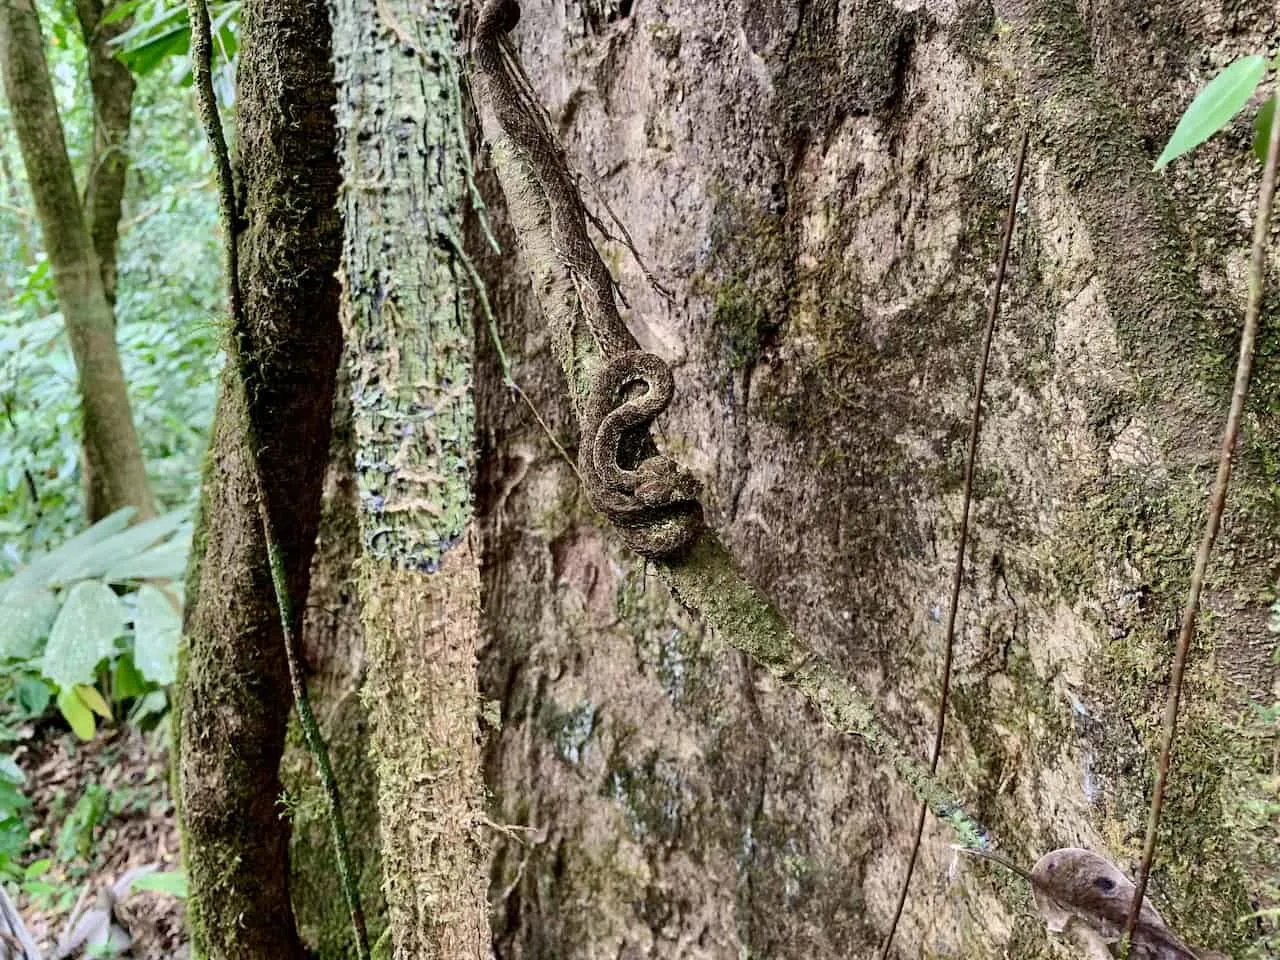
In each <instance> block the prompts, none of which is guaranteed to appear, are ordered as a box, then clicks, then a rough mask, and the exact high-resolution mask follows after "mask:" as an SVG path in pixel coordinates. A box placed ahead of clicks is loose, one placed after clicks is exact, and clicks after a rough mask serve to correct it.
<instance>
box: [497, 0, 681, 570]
mask: <svg viewBox="0 0 1280 960" xmlns="http://www.w3.org/2000/svg"><path fill="white" fill-rule="evenodd" d="M519 19H520V7H519V4H518V3H516V0H486V2H485V3H484V4H483V7H482V8H481V11H480V15H479V18H478V21H477V23H476V31H475V39H474V43H473V55H474V59H475V67H476V81H477V82H476V94H477V99H478V100H479V101H480V102H481V103H482V105H483V106H484V107H485V108H487V109H488V111H489V112H490V114H491V117H492V120H493V121H494V123H495V124H496V127H497V130H496V132H497V133H498V134H499V135H500V136H501V137H502V138H505V139H504V142H503V144H502V147H503V149H505V150H507V151H508V152H509V153H510V155H511V160H512V162H514V163H516V164H522V165H524V166H525V167H526V168H527V174H528V175H527V176H525V177H524V178H523V180H521V179H519V178H516V177H512V178H511V179H510V180H508V179H506V178H504V181H503V184H504V189H505V191H506V193H507V200H508V205H509V206H510V207H511V208H512V219H513V220H514V221H516V223H517V233H519V234H520V235H521V236H520V241H521V245H522V247H523V248H524V252H525V257H526V259H527V260H536V259H538V258H554V259H555V260H556V261H558V265H559V266H560V267H561V268H562V269H563V270H564V271H567V273H568V277H569V279H570V281H571V282H570V283H561V284H559V285H556V284H555V282H554V278H552V279H548V280H546V281H545V282H544V283H543V284H541V285H539V284H538V283H535V287H539V286H541V287H542V289H538V294H539V298H540V299H541V300H542V303H543V308H544V310H546V311H547V312H548V314H550V313H551V312H552V311H553V310H554V312H555V314H556V316H557V317H559V318H564V317H570V318H572V320H571V322H569V323H567V324H564V326H565V327H566V329H564V330H558V329H557V326H558V325H557V324H556V323H555V322H554V320H553V322H552V323H551V326H552V333H553V339H554V340H555V341H556V343H555V345H556V349H557V351H558V352H560V353H561V354H562V357H567V358H569V361H570V362H568V363H567V367H568V368H569V369H574V368H575V367H578V366H581V367H587V366H588V365H589V364H588V363H587V362H584V361H583V357H584V356H585V357H589V356H590V355H591V354H595V355H598V356H599V357H600V358H601V359H600V362H599V364H598V365H596V366H595V369H594V370H593V371H591V372H590V373H589V374H588V375H586V377H585V379H586V381H587V384H586V391H585V393H586V396H585V397H583V398H581V399H580V400H579V404H578V415H579V425H580V427H581V432H582V438H581V442H580V445H579V450H578V469H579V471H580V472H581V474H582V479H583V483H584V485H585V487H586V491H587V497H588V499H589V500H590V501H591V505H592V506H593V507H595V508H596V509H597V510H599V511H600V512H601V513H603V514H604V515H605V516H607V517H608V518H609V520H610V521H611V522H612V523H613V524H614V525H615V526H617V527H618V530H619V532H620V533H621V535H622V538H623V540H624V541H625V542H626V543H627V545H628V546H629V547H631V548H632V549H633V550H635V551H636V552H637V553H639V554H641V555H642V556H644V557H648V558H651V559H673V558H675V557H677V556H679V555H680V554H681V553H683V552H684V551H685V550H687V549H688V547H689V546H690V545H691V544H692V543H693V542H694V540H696V539H697V537H698V534H699V533H700V532H701V530H702V507H701V505H700V504H699V503H698V499H697V495H698V484H697V481H696V480H694V478H693V477H692V476H691V475H690V474H689V473H687V472H686V471H684V470H682V469H681V468H680V467H679V466H678V465H677V464H676V463H675V462H674V461H673V460H670V459H668V458H666V457H663V456H660V455H658V453H657V450H656V447H654V445H653V441H652V439H651V438H650V436H649V426H650V424H652V423H653V421H654V419H655V418H656V417H658V416H659V415H660V414H661V413H662V412H663V411H664V410H665V409H666V408H667V406H668V405H669V404H670V403H671V398H672V394H673V391H674V383H673V380H672V376H671V370H670V368H669V367H668V366H667V365H666V363H664V362H663V361H662V359H661V358H659V357H656V356H654V355H653V354H650V353H644V352H643V351H641V350H640V349H639V346H638V344H637V343H636V341H635V338H634V337H632V336H631V332H630V331H629V330H628V329H627V327H626V325H625V324H624V323H623V322H622V318H621V317H620V316H619V315H618V308H617V305H616V303H615V302H614V288H613V278H612V276H611V275H610V273H609V269H608V268H607V267H606V266H605V265H604V261H603V260H601V259H600V254H599V252H598V251H597V250H596V248H595V245H594V244H593V243H592V242H591V238H590V236H589V235H588V234H587V223H586V215H585V212H584V211H583V207H582V199H581V197H580V196H579V194H578V188H577V185H576V184H575V183H574V181H573V179H572V177H571V176H570V174H569V171H568V168H567V166H566V164H565V160H564V155H563V153H562V152H561V150H560V148H559V146H558V145H557V144H556V141H555V138H554V137H553V135H552V133H551V131H550V129H549V128H548V125H547V121H546V118H545V114H544V112H543V110H542V107H541V105H539V104H538V103H537V101H536V100H535V99H534V96H533V94H532V92H531V90H530V87H529V82H528V80H527V78H525V77H524V74H523V71H522V70H521V69H520V65H519V62H518V60H517V59H516V57H515V54H514V53H513V52H512V51H511V50H510V49H509V48H507V46H506V43H505V39H504V36H505V34H506V33H507V32H509V31H510V30H512V29H514V27H515V25H516V23H517V22H518V21H519ZM496 153H497V148H496V146H495V154H496ZM500 172H501V170H500ZM512 184H514V185H515V187H516V188H515V189H512ZM530 194H533V195H530ZM536 194H541V196H537V195H536ZM522 213H523V214H524V216H523V217H522V216H521V214H522ZM521 226H523V227H524V229H523V230H521V229H520V227H521ZM535 274H537V271H536V270H535ZM543 275H544V276H547V277H552V272H551V271H546V270H544V271H543ZM569 300H574V301H576V303H569V302H568V301H569ZM549 319H552V318H551V317H550V316H549ZM584 341H585V342H584ZM636 384H643V386H644V392H643V393H642V394H640V395H639V396H631V390H630V388H632V387H634V385H636Z"/></svg>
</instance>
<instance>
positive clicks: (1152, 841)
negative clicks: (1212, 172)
mask: <svg viewBox="0 0 1280 960" xmlns="http://www.w3.org/2000/svg"><path fill="white" fill-rule="evenodd" d="M1278 95H1280V94H1278ZM1277 154H1280V123H1272V124H1271V139H1270V141H1269V143H1268V145H1267V162H1266V165H1265V166H1264V167H1263V169H1262V187H1261V189H1260V190H1259V191H1258V216H1257V218H1256V219H1255V220H1254V225H1253V254H1252V257H1251V258H1250V263H1249V301H1248V304H1247V305H1246V306H1245V312H1244V332H1243V333H1242V334H1241V337H1240V359H1239V360H1238V361H1237V362H1236V382H1235V387H1234V389H1233V390H1232V392H1231V408H1230V410H1229V411H1228V412H1227V425H1226V427H1225V428H1224V429H1223V431H1222V448H1221V450H1220V451H1219V453H1218V475H1217V478H1216V479H1215V480H1214V484H1213V492H1212V493H1211V494H1210V496H1209V516H1208V517H1207V518H1206V519H1205V524H1204V536H1203V538H1202V539H1201V540H1200V549H1199V550H1198V551H1196V562H1195V567H1194V569H1193V570H1192V572H1191V587H1190V590H1189V591H1188V593H1187V605H1186V606H1185V607H1184V608H1183V611H1182V627H1181V629H1180V630H1179V631H1178V645H1177V648H1176V651H1175V653H1174V657H1173V675H1172V677H1171V678H1170V680H1169V698H1168V700H1167V701H1166V702H1165V709H1164V729H1163V732H1162V736H1161V744H1160V762H1159V765H1158V766H1157V768H1156V784H1155V790H1154V791H1153V792H1152V795H1151V811H1150V813H1149V814H1148V816H1147V837H1146V841H1145V842H1144V843H1143V847H1142V866H1141V867H1140V868H1139V869H1138V885H1137V886H1138V888H1137V894H1136V896H1134V898H1133V903H1132V905H1131V906H1130V907H1129V919H1128V922H1127V923H1126V924H1125V930H1124V937H1123V938H1122V940H1121V949H1122V950H1123V949H1124V948H1125V947H1126V946H1127V944H1128V942H1129V938H1130V937H1131V936H1132V935H1133V930H1134V927H1135V926H1136V925H1137V922H1138V908H1139V906H1140V905H1141V904H1142V897H1143V894H1145V893H1146V892H1147V880H1148V879H1149V878H1150V875H1151V862H1152V860H1154V859H1155V853H1156V831H1157V830H1158V829H1159V827H1160V812H1161V810H1162V809H1163V807H1164V791H1165V785H1166V784H1167V783H1168V781H1169V759H1170V757H1171V756H1172V754H1173V740H1174V736H1175V734H1176V733H1177V729H1178V703H1179V700H1180V699H1181V697H1182V677H1183V673H1184V672H1185V670H1186V666H1187V651H1188V650H1189V649H1190V648H1191V638H1192V637H1193V636H1194V635H1195V632H1196V617H1197V615H1198V614H1199V612H1200V592H1201V590H1202V589H1203V588H1204V574H1205V570H1206V569H1207V568H1208V566H1209V556H1210V554H1212V553H1213V544H1214V541H1215V540H1217V539H1218V528H1219V527H1220V526H1221V525H1222V511H1223V509H1224V508H1225V507H1226V503H1227V484H1228V483H1229V482H1230V480H1231V454H1232V451H1233V450H1234V449H1235V445H1236V437H1237V436H1238V435H1239V433H1240V418H1241V417H1242V416H1243V415H1244V400H1245V397H1246V396H1247V394H1248V392H1249V376H1250V374H1251V373H1252V372H1253V347H1254V342H1255V341H1256V340H1257V336H1258V315H1259V314H1260V313H1261V312H1262V284H1263V277H1264V276H1265V275H1266V267H1267V237H1268V234H1269V232H1270V230H1271V205H1272V203H1273V202H1274V200H1275V194H1276V163H1277V160H1276V158H1277ZM1121 955H1122V956H1123V953H1122V954H1121Z"/></svg>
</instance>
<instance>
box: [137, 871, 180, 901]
mask: <svg viewBox="0 0 1280 960" xmlns="http://www.w3.org/2000/svg"><path fill="white" fill-rule="evenodd" d="M130 887H132V888H133V889H134V890H153V891H155V892H156V893H167V894H169V896H171V897H177V898H178V899H179V900H185V899H187V875H186V874H185V873H184V872H182V871H181V870H172V871H169V872H167V873H146V874H143V875H142V876H140V877H138V878H136V879H135V880H134V881H133V883H131V884H130Z"/></svg>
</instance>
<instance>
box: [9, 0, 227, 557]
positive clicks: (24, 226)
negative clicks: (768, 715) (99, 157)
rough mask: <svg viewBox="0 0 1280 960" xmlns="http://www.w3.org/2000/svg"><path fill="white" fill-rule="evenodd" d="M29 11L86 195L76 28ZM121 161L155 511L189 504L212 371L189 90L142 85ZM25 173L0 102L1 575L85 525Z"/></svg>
mask: <svg viewBox="0 0 1280 960" xmlns="http://www.w3.org/2000/svg"><path fill="white" fill-rule="evenodd" d="M126 5H127V3H126V4H121V5H119V6H118V7H117V8H115V10H114V11H113V12H120V7H123V6H126ZM133 6H134V7H135V8H137V9H139V10H141V9H142V8H143V7H145V8H147V9H146V11H144V12H148V13H149V12H150V11H151V8H153V7H158V5H157V4H155V3H147V4H133ZM162 6H164V7H165V8H166V9H173V10H177V9H179V8H182V7H183V4H182V3H181V2H180V0H179V2H173V0H170V2H169V3H168V4H164V5H162ZM63 7H66V8H67V9H65V10H64V9H63ZM41 12H42V17H43V19H44V27H45V35H46V38H47V40H48V41H49V43H48V54H49V58H50V66H51V72H52V74H53V78H54V82H55V90H56V92H57V95H58V101H59V109H60V113H61V117H62V121H63V125H64V128H65V129H66V133H67V144H68V152H69V154H70V156H71V159H72V163H73V165H74V166H75V168H76V171H77V177H78V179H79V181H80V182H81V183H82V184H83V182H84V177H85V171H86V169H87V166H88V162H89V156H90V153H91V144H92V129H93V117H92V110H91V107H90V102H91V101H90V98H89V92H88V85H87V80H86V78H85V75H84V50H83V46H82V44H81V41H80V38H79V28H78V25H76V23H75V20H74V12H73V11H71V10H70V4H54V5H52V8H51V9H50V10H49V11H47V12H46V11H45V10H43V9H42V11H41ZM122 15H123V14H122ZM229 23H230V25H232V26H233V25H234V20H231V21H229ZM135 36H140V35H135ZM231 49H232V52H234V45H232V48H231ZM129 154H130V170H129V177H128V183H127V189H126V196H125V209H124V216H123V218H122V221H121V225H120V227H121V229H120V251H119V263H118V270H119V281H118V291H117V303H116V316H117V331H118V340H119V343H120V349H121V358H122V361H123V363H124V367H125V374H126V378H127V380H128V383H129V391H130V398H131V401H132V403H133V412H134V419H135V421H136V423H137V427H138V432H139V436H140V438H141V441H142V445H143V454H144V457H145V459H146V464H147V471H148V476H149V477H150V479H151V482H152V487H153V490H154V492H155V494H156V497H157V499H158V501H159V502H160V504H161V506H162V508H164V509H174V508H179V507H191V506H193V505H194V501H195V496H196V487H197V483H198V480H199V473H200V465H201V460H202V457H203V453H204V448H205V444H206V442H207V435H208V429H209V424H210V422H211V420H212V415H213V404H214V399H215V395H216V386H215V384H216V380H217V377H216V373H217V369H218V367H219V365H220V363H221V359H220V355H219V350H218V343H219V339H220V337H219V330H218V327H217V322H216V318H217V316H218V314H219V311H220V305H221V300H222V291H221V281H220V257H221V253H220V250H219V247H218V241H217V231H216V229H215V225H216V222H217V202H216V198H215V196H214V193H213V190H212V184H211V183H210V182H209V181H208V179H207V176H208V174H207V171H208V169H209V163H208V157H207V147H206V146H205V142H204V138H203V136H202V135H201V133H200V129H199V124H198V121H197V120H196V119H195V117H194V112H193V109H192V106H191V102H190V90H189V89H183V88H180V87H178V86H176V85H175V83H174V82H173V79H172V77H170V76H166V71H163V70H158V71H154V72H153V73H151V74H148V75H146V76H143V77H141V78H140V79H139V83H138V90H137V93H136V95H135V99H134V123H133V129H132V132H131V135H130V141H129ZM22 169H23V168H22V160H21V157H20V155H19V154H18V151H17V145H16V143H15V142H14V139H13V137H12V136H11V130H10V122H9V116H8V112H7V108H6V107H5V106H4V104H3V102H2V100H0V577H3V576H5V575H6V574H8V573H11V572H12V571H13V570H14V569H16V568H17V567H18V566H20V565H21V564H22V563H23V562H24V560H25V559H26V557H27V556H28V555H29V554H31V553H32V552H39V551H42V550H47V549H48V548H49V547H51V546H53V545H55V544H58V543H61V542H63V541H65V540H66V539H68V538H69V537H70V536H71V535H72V533H74V532H75V531H76V530H77V529H78V528H80V527H81V526H82V525H83V517H82V513H81V495H80V488H79V483H80V463H79V435H80V428H79V423H80V412H79V399H78V394H77V388H76V373H75V366H74V363H73V361H72V358H71V352H70V348H69V345H68V344H67V342H66V336H65V333H64V330H63V322H62V317H61V314H60V313H59V312H58V310H57V304H56V301H55V299H54V296H53V287H52V277H51V275H50V271H49V265H48V261H47V260H46V259H45V256H44V252H43V249H42V246H41V242H40V234H39V230H38V227H37V224H36V220H35V216H34V211H33V207H32V203H31V198H30V195H29V193H28V191H27V188H26V184H25V181H24V180H23V179H22V177H21V173H22Z"/></svg>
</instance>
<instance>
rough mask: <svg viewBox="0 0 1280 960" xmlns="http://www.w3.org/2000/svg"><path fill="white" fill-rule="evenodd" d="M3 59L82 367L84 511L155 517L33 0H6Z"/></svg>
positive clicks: (1, 7)
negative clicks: (126, 510) (128, 511)
mask: <svg viewBox="0 0 1280 960" xmlns="http://www.w3.org/2000/svg"><path fill="white" fill-rule="evenodd" d="M0 66H2V67H3V72H4V87H5V94H6V96H7V97H8V99H9V106H10V108H11V111H12V114H13V125H14V130H15V132H16V133H17V139H18V145H19V147H20V148H21V150H22V159H23V164H24V166H25V167H26V171H27V180H28V182H29V184H30V186H31V194H32V196H33V197H34V199H35V206H36V216H37V218H38V219H39V221H40V230H41V233H42V234H43V235H44V245H45V249H46V251H47V252H48V255H49V263H50V266H51V267H52V268H53V285H54V291H55V293H56V295H57V298H58V306H59V307H60V308H61V309H62V316H63V320H64V322H65V323H66V327H67V336H68V338H69V339H70V341H71V352H72V355H73V356H74V357H75V362H76V371H77V373H78V375H79V387H80V411H81V417H82V419H83V427H82V430H83V439H84V460H83V467H84V475H85V476H84V480H85V492H86V503H85V514H86V519H87V520H88V521H89V522H91V523H92V522H93V521H95V520H98V519H101V518H102V517H103V516H106V515H107V514H108V513H111V512H113V511H115V510H118V509H119V508H121V507H124V506H133V507H136V508H137V509H138V516H139V518H144V517H148V516H152V515H154V513H155V503H154V501H153V500H152V497H151V489H150V487H149V486H148V485H147V475H146V471H145V469H144V468H143V463H142V449H141V447H140V446H139V444H138V435H137V433H136V431H135V430H134V426H133V415H132V413H131V411H130V409H129V394H128V391H127V390H126V387H125V381H124V371H123V370H122V368H121V366H120V353H119V351H118V349H117V348H116V340H115V316H114V314H113V312H112V309H111V303H110V301H109V300H108V298H107V295H106V292H105V291H104V289H103V283H102V275H101V274H100V272H99V266H98V259H97V257H96V255H95V254H94V243H93V240H92V239H91V238H90V235H89V231H88V228H87V227H86V225H85V217H84V212H83V211H82V209H81V206H80V199H79V197H77V195H76V184H75V177H74V175H73V174H72V171H71V161H70V160H69V159H68V156H67V146H66V142H65V139H64V137H63V132H62V122H61V121H60V120H59V118H58V108H57V103H56V101H55V100H54V94H53V84H52V82H51V81H50V78H49V68H48V64H47V63H46V62H45V56H44V41H43V38H42V37H41V35H40V22H39V19H38V17H37V15H36V10H35V6H34V5H33V2H32V0H0ZM95 226H96V224H95ZM113 262H114V257H113Z"/></svg>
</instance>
